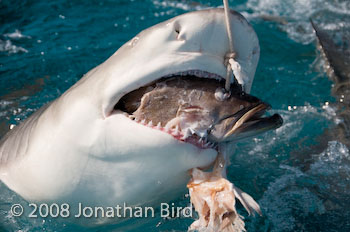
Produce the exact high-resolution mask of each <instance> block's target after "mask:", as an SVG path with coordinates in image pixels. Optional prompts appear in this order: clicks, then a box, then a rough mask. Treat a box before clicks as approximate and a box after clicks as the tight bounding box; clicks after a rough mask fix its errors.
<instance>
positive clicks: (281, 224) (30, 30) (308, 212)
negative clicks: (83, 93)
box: [0, 0, 350, 231]
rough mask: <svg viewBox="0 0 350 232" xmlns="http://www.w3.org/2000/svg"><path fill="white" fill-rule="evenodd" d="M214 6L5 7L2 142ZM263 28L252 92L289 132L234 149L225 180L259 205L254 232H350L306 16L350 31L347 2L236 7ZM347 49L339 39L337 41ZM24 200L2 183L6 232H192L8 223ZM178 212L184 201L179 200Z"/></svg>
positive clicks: (344, 154)
mask: <svg viewBox="0 0 350 232" xmlns="http://www.w3.org/2000/svg"><path fill="white" fill-rule="evenodd" d="M219 6H222V2H221V1H219V0H201V1H185V0H182V1H181V0H178V1H177V0H145V1H138V0H119V1H118V0H110V1H65V0H60V1H58V0H52V1H14V0H13V1H6V0H1V1H0V20H1V24H0V25H1V26H0V136H3V135H4V134H5V133H6V132H7V131H8V130H9V126H10V125H11V124H14V125H16V124H18V123H20V122H21V120H23V119H25V118H26V117H28V116H29V115H30V114H32V113H33V112H34V111H35V110H37V109H38V108H40V107H41V106H43V105H44V104H45V103H48V102H50V101H52V100H53V99H55V98H56V97H58V96H60V95H61V94H62V93H63V92H64V91H65V90H66V89H68V88H69V87H70V86H71V85H73V84H74V83H75V82H76V81H77V80H79V78H81V76H82V75H83V74H84V73H86V72H87V71H89V70H90V69H91V68H93V67H95V66H96V65H98V64H100V63H102V62H103V61H104V60H106V59H107V58H108V57H109V56H111V55H112V54H113V53H114V52H115V51H116V50H117V49H118V48H119V47H120V46H121V45H122V44H123V43H125V42H126V41H128V40H129V39H131V38H132V37H133V36H134V35H136V34H137V33H138V32H139V31H141V30H143V29H145V28H147V27H150V26H152V25H154V24H156V23H159V22H161V21H164V20H166V19H169V18H171V17H174V16H176V15H179V14H182V13H185V12H189V11H194V10H200V9H205V8H208V7H219ZM230 6H231V8H233V9H235V10H237V11H239V12H241V13H242V14H243V15H244V16H245V17H246V18H247V19H248V21H249V22H250V23H251V24H252V25H253V27H254V29H255V30H256V32H257V34H258V37H259V40H260V46H261V58H260V63H259V66H258V69H257V72H256V77H255V81H254V83H253V88H252V94H254V95H256V96H258V97H259V98H261V99H263V100H264V101H266V102H269V103H270V104H271V105H272V108H273V111H274V112H277V113H280V114H281V115H282V117H283V119H284V125H283V126H282V127H281V128H279V129H277V130H276V131H271V132H268V133H265V134H263V135H261V136H258V137H255V138H249V139H246V140H244V141H241V142H239V143H238V144H237V149H236V151H235V153H234V154H233V155H232V156H231V165H230V167H229V169H228V178H229V179H230V180H231V181H233V183H235V185H237V186H238V187H240V188H241V189H243V190H244V191H245V192H247V193H249V194H251V195H252V196H253V197H254V198H255V199H256V200H257V201H258V203H259V204H260V206H261V208H262V211H263V216H261V217H260V216H255V217H251V216H248V215H247V214H246V213H245V212H244V210H243V209H242V207H241V206H240V205H238V209H239V211H240V212H241V214H242V215H244V216H245V218H246V219H245V222H246V227H247V229H248V231H350V155H349V150H348V148H347V147H346V146H345V145H343V144H342V143H341V142H339V141H336V140H335V139H334V140H333V139H332V138H329V137H326V136H324V133H325V132H326V131H328V130H332V129H333V128H335V127H336V125H337V124H338V123H339V121H341V120H342V119H341V118H340V117H339V116H338V115H337V113H336V112H337V111H336V104H337V102H336V98H334V97H333V96H332V95H331V88H332V84H333V83H332V82H331V81H330V80H329V79H328V77H327V76H326V74H325V72H324V70H323V68H322V67H323V62H324V61H323V60H322V58H321V57H320V55H319V53H318V52H317V51H316V43H315V35H314V33H313V31H312V28H311V25H310V23H309V18H313V19H315V21H316V22H317V23H318V25H320V26H321V28H323V29H325V30H327V31H328V32H330V33H332V32H337V33H338V32H339V30H343V31H349V27H350V20H349V19H350V2H349V1H347V0H308V1H306V0H295V1H280V0H234V1H230ZM339 38H340V40H341V39H342V37H341V36H340V37H339ZM14 202H16V203H18V202H24V200H23V199H21V198H20V197H19V196H18V195H16V194H15V193H13V192H11V191H10V190H9V189H7V188H6V186H4V185H3V184H1V183H0V231H186V230H187V227H188V226H189V225H190V224H191V222H192V221H193V220H192V219H184V218H171V219H162V218H160V217H156V218H152V219H149V218H148V219H130V220H128V221H126V222H124V223H122V224H118V225H108V226H104V227H101V228H93V229H87V228H83V227H80V226H77V225H72V224H69V223H66V222H64V221H59V220H56V219H52V218H51V219H43V218H41V219H40V218H38V219H28V218H23V217H20V218H16V217H13V216H12V215H11V214H10V212H9V208H10V206H11V204H12V203H14ZM174 203H175V204H176V205H178V206H184V205H187V204H188V203H189V198H188V197H186V196H181V197H179V198H178V199H176V200H175V201H174Z"/></svg>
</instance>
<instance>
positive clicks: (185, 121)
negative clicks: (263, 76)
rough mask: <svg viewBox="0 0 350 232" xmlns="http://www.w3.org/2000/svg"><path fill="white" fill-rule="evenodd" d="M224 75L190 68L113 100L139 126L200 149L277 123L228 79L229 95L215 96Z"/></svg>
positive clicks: (265, 106) (278, 119) (265, 107)
mask: <svg viewBox="0 0 350 232" xmlns="http://www.w3.org/2000/svg"><path fill="white" fill-rule="evenodd" d="M222 86H224V79H223V78H222V77H221V76H219V75H217V74H213V73H209V72H205V71H200V70H190V71H184V72H179V73H174V74H171V75H167V76H164V77H162V78H160V79H158V80H157V81H154V82H152V83H150V84H148V85H146V86H143V87H140V88H139V89H137V90H134V91H131V92H129V93H128V94H126V95H124V96H123V97H122V98H121V99H120V100H119V102H118V103H117V104H116V105H115V107H114V110H119V111H122V112H124V113H126V115H127V116H128V117H129V118H130V119H131V120H133V121H134V122H136V123H139V124H141V125H143V126H146V127H149V128H152V129H156V130H159V131H162V132H164V133H168V134H170V135H172V136H173V137H174V138H175V139H177V140H179V141H182V142H185V143H190V144H192V145H194V146H196V147H198V148H200V149H210V148H211V149H216V148H217V144H218V143H220V142H228V141H231V140H236V139H237V138H240V137H247V136H253V135H256V134H258V133H261V132H264V131H267V130H271V129H274V128H277V127H279V126H280V125H281V124H282V118H281V117H280V116H279V115H277V114H275V115H273V116H267V117H263V115H264V114H265V112H266V111H267V110H268V109H269V108H270V106H269V105H268V104H266V103H264V102H262V101H261V100H259V99H258V98H256V97H254V96H252V95H249V94H246V93H245V92H243V91H242V90H241V88H240V86H238V85H237V84H232V85H231V96H230V98H229V99H228V100H225V101H220V100H218V99H216V97H215V96H216V94H217V92H218V90H220V89H221V88H222Z"/></svg>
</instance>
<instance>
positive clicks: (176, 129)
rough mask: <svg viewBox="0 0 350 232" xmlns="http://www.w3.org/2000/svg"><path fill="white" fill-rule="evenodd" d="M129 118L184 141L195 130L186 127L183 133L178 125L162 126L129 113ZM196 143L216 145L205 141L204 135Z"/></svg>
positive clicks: (206, 146)
mask: <svg viewBox="0 0 350 232" xmlns="http://www.w3.org/2000/svg"><path fill="white" fill-rule="evenodd" d="M129 118H130V119H132V120H134V121H135V122H138V123H140V124H142V125H144V126H148V127H151V128H155V129H157V130H163V131H165V132H167V133H169V134H171V135H173V136H174V137H180V139H181V140H183V141H185V139H187V138H188V137H190V136H191V135H193V134H195V131H193V130H191V129H190V128H188V129H186V130H185V132H184V133H183V132H182V131H181V130H180V129H179V126H175V127H169V126H167V125H165V127H162V125H161V123H160V122H158V123H157V124H153V122H152V121H149V122H147V121H146V120H145V119H142V120H140V119H138V118H135V116H134V115H129ZM198 143H199V144H201V143H203V147H205V148H214V147H215V146H216V144H215V143H212V142H210V141H207V139H206V138H205V137H200V138H199V139H198Z"/></svg>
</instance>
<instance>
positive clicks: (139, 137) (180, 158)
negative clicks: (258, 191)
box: [0, 9, 260, 206]
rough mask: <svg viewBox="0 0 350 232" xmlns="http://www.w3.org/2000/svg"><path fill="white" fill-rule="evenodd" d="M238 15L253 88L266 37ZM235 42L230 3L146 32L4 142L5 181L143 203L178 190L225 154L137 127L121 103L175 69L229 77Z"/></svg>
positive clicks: (103, 200)
mask: <svg viewBox="0 0 350 232" xmlns="http://www.w3.org/2000/svg"><path fill="white" fill-rule="evenodd" d="M230 20H231V25H232V37H233V41H234V50H235V52H236V55H237V56H236V58H235V60H236V61H237V62H238V63H239V64H240V66H241V69H242V70H243V71H244V72H245V74H246V76H247V78H246V79H245V82H244V83H242V84H243V85H244V86H245V89H247V90H249V89H250V87H251V84H252V81H253V78H254V74H255V70H256V66H257V63H258V60H259V52H260V51H259V43H258V39H257V36H256V34H255V32H254V30H253V28H252V27H251V26H250V25H249V23H248V22H247V21H246V20H245V19H244V17H243V16H241V15H240V14H239V13H237V12H233V11H231V17H230ZM229 48H230V45H229V40H228V37H227V31H226V27H225V18H224V11H223V9H209V10H203V11H196V12H191V13H187V14H184V15H180V16H177V17H175V18H172V19H170V20H168V21H165V22H163V23H160V24H157V25H155V26H153V27H151V28H148V29H146V30H144V31H142V32H141V33H139V34H138V35H137V36H135V37H134V38H132V39H131V40H130V41H129V42H127V43H126V44H124V45H123V46H122V47H121V48H120V49H119V50H118V51H117V52H115V53H114V54H113V55H112V56H111V57H110V58H109V59H108V60H106V61H105V62H104V63H102V64H101V65H99V66H97V67H96V68H94V69H93V70H91V71H90V72H88V73H87V74H86V75H85V76H84V77H83V78H82V79H81V80H80V81H78V82H77V83H76V84H75V85H74V86H72V87H71V88H70V89H69V90H67V91H66V92H65V93H64V94H63V95H62V96H61V97H60V98H58V99H56V100H55V101H54V102H52V103H51V104H50V105H48V106H46V107H45V108H43V109H42V110H40V111H39V112H38V113H36V114H34V115H33V116H31V117H30V118H28V119H27V120H26V121H25V122H23V123H22V124H21V125H19V126H17V127H16V128H15V129H14V130H12V131H11V132H10V133H9V134H8V135H7V136H6V137H5V138H4V139H3V140H2V142H1V143H0V145H1V147H0V158H2V161H1V163H0V164H1V169H0V170H1V171H0V178H1V180H2V181H3V182H4V183H5V184H7V185H8V186H9V187H10V188H11V189H13V190H14V191H15V192H17V193H19V194H20V195H21V196H23V197H24V198H25V199H28V200H31V201H37V202H44V201H50V202H52V201H53V202H72V203H76V202H82V203H84V204H87V205H99V206H113V205H116V204H121V203H122V202H125V203H127V204H128V205H140V204H154V203H155V202H159V201H161V200H169V199H172V198H174V196H178V194H179V192H183V191H184V190H185V186H186V182H187V181H188V179H189V176H188V173H187V171H188V170H189V169H191V168H195V167H204V166H208V165H210V164H211V163H213V162H214V160H215V158H216V156H217V151H216V150H215V149H200V148H198V147H196V146H193V145H192V144H189V143H185V142H181V141H179V140H176V139H174V137H173V136H172V135H171V134H169V133H164V132H162V131H160V130H154V129H152V128H150V127H149V126H145V125H142V123H137V122H135V121H133V120H132V119H130V118H129V117H128V115H127V114H125V113H124V112H122V111H120V110H118V109H117V108H116V107H115V106H116V105H117V104H118V102H119V101H120V99H121V98H122V97H123V96H125V95H126V94H128V93H130V92H131V91H133V90H136V89H138V88H140V87H142V86H146V85H149V84H150V83H152V82H155V81H157V80H159V79H161V78H164V77H167V76H169V75H173V74H175V73H177V74H179V73H180V74H182V75H184V76H186V75H187V74H191V75H193V76H196V77H198V78H214V79H223V77H225V76H226V66H225V64H224V63H225V62H224V59H225V55H226V54H227V53H228V51H229ZM10 147H12V148H13V147H18V149H9V148H10ZM23 147H24V148H23ZM18 170H21V171H20V172H18ZM53 180H55V181H53ZM140 193H142V194H140Z"/></svg>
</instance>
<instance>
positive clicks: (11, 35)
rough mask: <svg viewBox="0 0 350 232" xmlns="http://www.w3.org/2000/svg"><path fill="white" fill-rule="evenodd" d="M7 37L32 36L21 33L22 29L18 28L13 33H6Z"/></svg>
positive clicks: (27, 37)
mask: <svg viewBox="0 0 350 232" xmlns="http://www.w3.org/2000/svg"><path fill="white" fill-rule="evenodd" d="M4 36H5V37H7V38H10V39H22V38H26V39H31V37H30V36H28V35H23V34H22V33H21V31H19V30H18V29H16V30H15V31H14V32H12V33H6V34H4Z"/></svg>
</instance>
